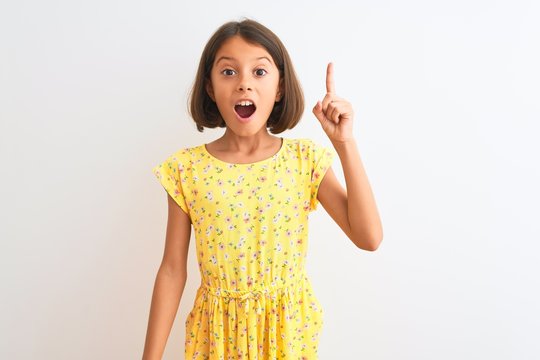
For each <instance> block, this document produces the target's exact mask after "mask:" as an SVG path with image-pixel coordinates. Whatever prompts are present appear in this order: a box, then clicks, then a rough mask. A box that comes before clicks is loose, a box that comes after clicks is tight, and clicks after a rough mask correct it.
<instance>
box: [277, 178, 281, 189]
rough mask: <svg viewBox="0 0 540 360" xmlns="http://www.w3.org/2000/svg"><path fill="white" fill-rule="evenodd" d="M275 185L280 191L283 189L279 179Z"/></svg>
mask: <svg viewBox="0 0 540 360" xmlns="http://www.w3.org/2000/svg"><path fill="white" fill-rule="evenodd" d="M276 184H277V187H278V189H281V188H282V187H283V182H282V181H281V179H277V181H276Z"/></svg>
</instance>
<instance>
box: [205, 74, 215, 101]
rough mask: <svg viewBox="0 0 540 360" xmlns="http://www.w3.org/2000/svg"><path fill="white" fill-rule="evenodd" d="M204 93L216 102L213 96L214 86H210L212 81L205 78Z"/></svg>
mask: <svg viewBox="0 0 540 360" xmlns="http://www.w3.org/2000/svg"><path fill="white" fill-rule="evenodd" d="M205 88H206V93H207V94H208V96H210V99H212V101H213V102H216V98H215V97H214V88H213V87H212V83H211V82H210V79H208V80H206V85H205Z"/></svg>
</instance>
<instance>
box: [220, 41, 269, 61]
mask: <svg viewBox="0 0 540 360" xmlns="http://www.w3.org/2000/svg"><path fill="white" fill-rule="evenodd" d="M222 61H229V62H257V61H264V62H269V63H270V64H272V65H275V64H274V60H273V59H272V56H271V55H270V54H269V53H268V51H267V50H266V49H265V48H264V47H263V46H262V45H259V44H257V43H251V42H247V41H246V40H244V39H243V38H242V37H240V36H238V35H236V36H233V37H231V38H229V39H227V40H226V41H225V42H223V44H222V45H221V46H220V48H219V49H218V51H217V52H216V57H215V59H214V64H215V65H217V64H218V63H220V62H222Z"/></svg>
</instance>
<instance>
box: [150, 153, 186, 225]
mask: <svg viewBox="0 0 540 360" xmlns="http://www.w3.org/2000/svg"><path fill="white" fill-rule="evenodd" d="M152 172H153V173H154V175H155V176H156V177H157V179H158V180H159V182H160V183H161V185H162V186H163V188H164V189H165V190H166V191H167V193H169V195H170V196H171V197H172V198H173V199H174V201H175V202H176V203H177V204H178V205H179V206H180V208H181V209H182V210H183V211H184V212H185V213H186V214H188V215H189V211H188V206H187V202H186V197H185V195H184V189H183V188H182V179H183V177H182V175H183V172H184V167H183V165H182V163H181V162H180V161H179V159H178V156H177V155H171V156H169V157H168V158H167V159H166V160H165V161H163V162H162V163H160V164H158V165H156V166H154V168H152Z"/></svg>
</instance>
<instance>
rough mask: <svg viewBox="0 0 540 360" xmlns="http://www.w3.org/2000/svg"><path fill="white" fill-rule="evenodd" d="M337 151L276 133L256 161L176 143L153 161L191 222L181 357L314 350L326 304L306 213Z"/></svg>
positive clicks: (285, 355) (306, 354)
mask: <svg viewBox="0 0 540 360" xmlns="http://www.w3.org/2000/svg"><path fill="white" fill-rule="evenodd" d="M335 155H336V153H335V151H334V150H333V149H331V148H329V147H324V146H321V145H319V144H317V143H315V142H314V141H312V140H310V139H287V138H282V146H281V148H280V150H279V151H278V152H277V153H276V154H275V155H273V156H272V157H270V158H267V159H265V160H261V161H257V162H254V163H247V164H246V163H244V164H239V163H238V164H235V163H228V162H225V161H222V160H220V159H217V158H216V157H214V156H213V155H211V154H210V153H209V152H208V151H207V150H206V147H205V145H204V144H203V145H199V146H195V147H190V148H183V149H181V150H179V151H177V152H176V153H174V154H172V155H171V156H169V157H168V158H167V159H166V160H165V161H164V162H162V163H161V164H158V165H157V166H155V167H154V168H153V173H154V174H155V176H156V177H157V178H158V180H159V181H160V183H161V184H162V186H163V187H164V188H165V190H166V191H167V192H168V193H169V194H170V195H171V197H172V198H173V199H174V200H175V201H176V203H178V205H179V206H180V207H181V209H182V210H183V211H185V212H186V213H187V214H188V215H189V217H190V219H191V223H192V226H193V229H194V236H195V244H196V253H197V262H198V266H199V270H200V273H201V286H200V287H199V288H198V290H197V294H196V297H195V300H194V304H193V307H192V310H191V311H190V313H189V314H188V316H187V319H186V321H185V331H186V340H185V359H187V360H199V359H204V360H230V359H235V360H236V359H242V360H244V359H245V360H247V359H250V360H253V359H258V360H263V359H294V360H305V359H310V360H311V359H317V348H318V344H319V338H320V335H321V330H322V325H323V309H322V307H321V303H320V302H319V300H318V299H317V297H316V296H315V294H314V292H313V288H312V286H311V282H310V280H309V278H308V276H307V273H306V270H305V262H306V256H307V249H308V215H309V213H310V212H311V211H314V210H316V209H317V204H318V200H317V191H318V188H319V185H320V182H321V180H322V178H323V176H324V174H325V173H326V170H327V169H328V168H329V167H330V166H331V164H332V161H333V159H334V157H335Z"/></svg>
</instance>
